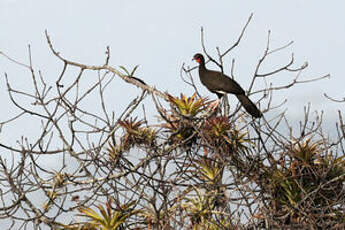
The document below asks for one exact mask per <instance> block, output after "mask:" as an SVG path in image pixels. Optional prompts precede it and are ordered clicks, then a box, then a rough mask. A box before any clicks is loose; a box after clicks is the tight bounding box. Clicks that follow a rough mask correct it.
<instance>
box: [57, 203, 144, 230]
mask: <svg viewBox="0 0 345 230" xmlns="http://www.w3.org/2000/svg"><path fill="white" fill-rule="evenodd" d="M134 205H135V201H132V202H129V203H128V204H123V205H120V206H119V207H118V208H117V209H116V210H114V209H113V207H112V199H109V200H108V202H106V204H105V207H103V206H102V205H98V206H97V208H98V212H97V211H96V210H94V209H92V208H89V207H83V208H80V209H79V212H80V213H81V214H80V216H82V217H86V218H87V219H88V222H85V223H77V224H73V225H71V226H63V227H64V229H70V230H77V229H95V230H96V229H97V230H122V229H125V226H124V224H125V223H126V221H127V220H128V218H130V217H131V216H133V215H136V214H137V213H139V212H140V210H135V209H134V208H133V206H134Z"/></svg>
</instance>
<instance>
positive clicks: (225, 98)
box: [223, 94, 230, 117]
mask: <svg viewBox="0 0 345 230" xmlns="http://www.w3.org/2000/svg"><path fill="white" fill-rule="evenodd" d="M223 103H224V104H223V106H224V115H225V116H226V117H227V116H229V112H230V106H229V99H228V95H226V94H225V95H224V96H223Z"/></svg>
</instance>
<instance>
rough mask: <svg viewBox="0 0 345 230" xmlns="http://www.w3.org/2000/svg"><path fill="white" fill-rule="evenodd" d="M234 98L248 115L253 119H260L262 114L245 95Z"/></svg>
mask: <svg viewBox="0 0 345 230" xmlns="http://www.w3.org/2000/svg"><path fill="white" fill-rule="evenodd" d="M236 97H237V99H238V100H239V101H240V102H241V104H242V106H243V107H244V108H245V109H246V110H247V112H248V113H249V114H250V115H252V116H253V117H262V113H261V112H260V110H259V109H258V108H257V107H256V105H255V104H254V103H253V102H252V101H251V100H250V99H249V98H248V97H247V96H246V95H244V94H237V95H236Z"/></svg>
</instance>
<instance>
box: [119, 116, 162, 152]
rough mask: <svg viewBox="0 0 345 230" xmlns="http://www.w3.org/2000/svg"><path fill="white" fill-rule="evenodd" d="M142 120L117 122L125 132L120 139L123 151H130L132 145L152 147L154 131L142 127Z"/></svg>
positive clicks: (130, 119) (131, 119)
mask: <svg viewBox="0 0 345 230" xmlns="http://www.w3.org/2000/svg"><path fill="white" fill-rule="evenodd" d="M144 123H145V121H144V120H139V121H137V118H134V119H133V118H129V119H126V120H124V121H119V125H120V126H122V128H123V129H124V131H125V135H124V136H123V138H122V145H123V148H124V149H125V150H128V149H130V148H131V147H133V146H134V145H141V144H144V145H152V144H154V141H155V138H156V134H157V132H156V130H155V129H152V128H149V127H142V125H143V124H144Z"/></svg>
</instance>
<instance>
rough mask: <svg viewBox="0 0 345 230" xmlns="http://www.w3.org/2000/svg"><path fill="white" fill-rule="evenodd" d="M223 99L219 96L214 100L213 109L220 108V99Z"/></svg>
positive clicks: (211, 107)
mask: <svg viewBox="0 0 345 230" xmlns="http://www.w3.org/2000/svg"><path fill="white" fill-rule="evenodd" d="M220 100H221V99H220V98H218V99H217V100H215V101H214V102H212V103H211V104H210V109H211V111H215V110H216V109H218V106H219V104H220V102H221V101H220Z"/></svg>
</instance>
